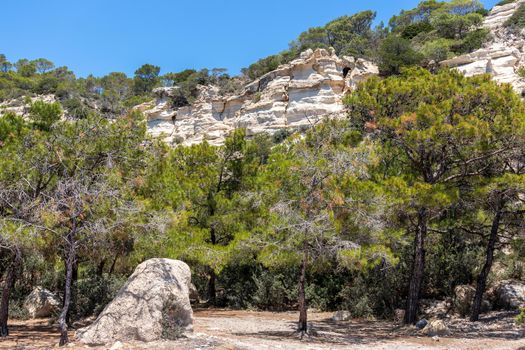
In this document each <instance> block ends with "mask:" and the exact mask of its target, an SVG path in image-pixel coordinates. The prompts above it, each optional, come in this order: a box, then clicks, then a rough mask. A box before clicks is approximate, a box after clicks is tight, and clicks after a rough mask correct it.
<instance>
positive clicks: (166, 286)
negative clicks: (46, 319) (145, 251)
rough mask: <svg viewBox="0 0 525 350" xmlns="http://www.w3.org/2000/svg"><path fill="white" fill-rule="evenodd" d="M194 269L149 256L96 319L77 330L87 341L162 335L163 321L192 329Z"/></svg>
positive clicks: (107, 340) (140, 338) (179, 262)
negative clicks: (191, 300)
mask: <svg viewBox="0 0 525 350" xmlns="http://www.w3.org/2000/svg"><path fill="white" fill-rule="evenodd" d="M190 286H191V272H190V268H189V267H188V265H186V264H185V263H183V262H182V261H178V260H170V259H150V260H147V261H145V262H143V263H142V264H140V265H139V266H137V268H136V269H135V272H133V274H132V275H131V276H130V277H129V279H128V281H127V282H126V284H125V285H124V286H123V287H122V288H121V289H120V291H119V292H118V294H117V296H116V297H115V299H113V301H112V302H111V303H109V304H108V306H106V308H105V309H104V311H102V313H101V314H100V315H99V316H98V317H97V319H96V320H95V322H93V323H92V324H91V325H89V326H88V327H86V328H82V329H79V330H78V331H77V334H76V336H77V339H78V340H79V341H81V342H82V343H85V344H112V343H114V342H116V341H128V340H139V341H144V342H150V341H155V340H160V339H163V337H164V333H165V331H166V330H165V329H164V328H165V326H164V325H163V322H164V321H166V320H167V321H169V322H170V323H173V324H176V325H178V326H179V327H180V328H181V329H187V330H191V329H192V326H193V312H192V310H191V305H190V299H189V292H190Z"/></svg>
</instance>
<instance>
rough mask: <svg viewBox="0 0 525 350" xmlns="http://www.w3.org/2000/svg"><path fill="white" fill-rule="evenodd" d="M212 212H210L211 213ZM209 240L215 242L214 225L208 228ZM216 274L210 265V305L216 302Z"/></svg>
mask: <svg viewBox="0 0 525 350" xmlns="http://www.w3.org/2000/svg"><path fill="white" fill-rule="evenodd" d="M213 213H214V212H211V215H213ZM210 240H211V244H213V245H215V244H217V237H216V235H215V227H213V225H212V226H211V228H210ZM216 279H217V276H216V275H215V271H214V270H213V268H212V267H210V279H209V280H208V300H209V303H210V304H211V305H215V304H216V302H217V288H216V286H215V282H216Z"/></svg>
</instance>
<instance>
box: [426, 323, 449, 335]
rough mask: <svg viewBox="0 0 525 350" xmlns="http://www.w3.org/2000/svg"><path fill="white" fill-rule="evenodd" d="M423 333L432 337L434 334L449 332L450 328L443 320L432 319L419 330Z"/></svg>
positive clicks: (447, 333) (446, 333)
mask: <svg viewBox="0 0 525 350" xmlns="http://www.w3.org/2000/svg"><path fill="white" fill-rule="evenodd" d="M421 332H422V333H423V334H425V335H428V336H429V337H433V336H436V335H439V336H444V335H449V334H450V329H449V328H448V326H447V324H446V323H445V321H443V320H432V321H430V322H429V323H428V324H427V325H426V327H425V328H423V330H422V331H421Z"/></svg>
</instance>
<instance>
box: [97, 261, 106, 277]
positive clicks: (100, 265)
mask: <svg viewBox="0 0 525 350" xmlns="http://www.w3.org/2000/svg"><path fill="white" fill-rule="evenodd" d="M105 266H106V259H102V261H100V262H99V263H98V266H97V277H99V278H101V277H102V275H103V274H104V267H105Z"/></svg>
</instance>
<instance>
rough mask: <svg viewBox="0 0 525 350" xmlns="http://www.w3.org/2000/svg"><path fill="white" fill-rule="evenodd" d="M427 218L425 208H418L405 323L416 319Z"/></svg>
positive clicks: (413, 321) (422, 271)
mask: <svg viewBox="0 0 525 350" xmlns="http://www.w3.org/2000/svg"><path fill="white" fill-rule="evenodd" d="M427 220H428V213H427V209H426V208H421V209H419V211H418V224H417V229H416V237H415V239H414V266H413V269H412V275H411V276H410V285H409V289H408V299H407V309H406V313H405V323H406V324H413V323H416V321H417V311H418V304H419V295H420V293H421V286H422V282H423V274H424V271H425V238H426V235H427Z"/></svg>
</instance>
